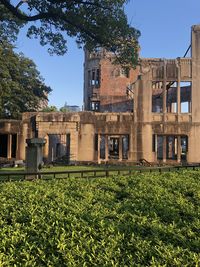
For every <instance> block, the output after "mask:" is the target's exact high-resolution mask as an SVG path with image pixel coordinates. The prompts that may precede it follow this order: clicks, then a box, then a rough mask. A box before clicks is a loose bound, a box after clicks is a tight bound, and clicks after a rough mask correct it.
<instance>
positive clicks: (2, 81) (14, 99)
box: [0, 43, 51, 118]
mask: <svg viewBox="0 0 200 267" xmlns="http://www.w3.org/2000/svg"><path fill="white" fill-rule="evenodd" d="M50 91H51V88H50V87H48V86H46V85H45V84H44V82H43V79H42V77H41V76H40V73H39V72H38V70H37V69H36V65H35V63H34V62H33V61H32V60H30V59H29V58H26V57H24V55H23V54H17V53H15V52H14V51H13V47H12V46H11V45H10V44H8V43H3V44H1V45H0V118H19V117H20V113H22V112H26V111H36V110H38V109H39V108H40V106H41V104H42V101H47V95H48V93H49V92H50Z"/></svg>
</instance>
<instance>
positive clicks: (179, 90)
mask: <svg viewBox="0 0 200 267" xmlns="http://www.w3.org/2000/svg"><path fill="white" fill-rule="evenodd" d="M180 82H181V73H180V65H179V66H178V83H177V92H176V93H177V111H176V112H177V114H180V113H181V87H180Z"/></svg>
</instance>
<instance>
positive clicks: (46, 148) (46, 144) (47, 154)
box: [44, 135, 49, 159]
mask: <svg viewBox="0 0 200 267" xmlns="http://www.w3.org/2000/svg"><path fill="white" fill-rule="evenodd" d="M45 141H46V143H45V145H44V158H45V159H48V157H49V136H48V135H46V136H45Z"/></svg>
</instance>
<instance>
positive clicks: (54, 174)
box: [0, 165, 200, 182]
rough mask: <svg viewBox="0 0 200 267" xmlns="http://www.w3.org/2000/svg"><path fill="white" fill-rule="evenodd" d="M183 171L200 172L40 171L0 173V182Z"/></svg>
mask: <svg viewBox="0 0 200 267" xmlns="http://www.w3.org/2000/svg"><path fill="white" fill-rule="evenodd" d="M183 169H192V170H200V166H199V165H187V166H167V167H166V166H165V167H132V168H118V169H114V168H113V169H108V168H104V169H94V170H66V171H48V172H47V171H40V172H34V173H33V172H22V171H21V172H12V171H10V172H2V173H1V172H0V182H6V181H23V180H34V179H36V178H40V179H43V180H50V179H67V178H71V177H74V178H103V177H109V176H115V175H124V176H127V175H132V174H133V173H137V172H140V173H142V172H159V173H162V172H170V171H180V170H183Z"/></svg>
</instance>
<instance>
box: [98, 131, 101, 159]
mask: <svg viewBox="0 0 200 267" xmlns="http://www.w3.org/2000/svg"><path fill="white" fill-rule="evenodd" d="M100 142H101V135H100V134H98V151H97V161H98V164H100V163H101V159H100Z"/></svg>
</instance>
